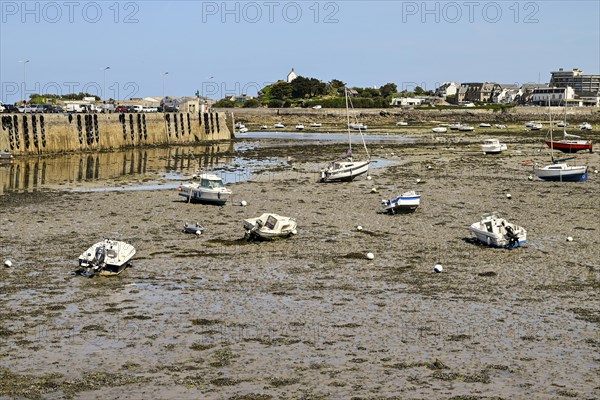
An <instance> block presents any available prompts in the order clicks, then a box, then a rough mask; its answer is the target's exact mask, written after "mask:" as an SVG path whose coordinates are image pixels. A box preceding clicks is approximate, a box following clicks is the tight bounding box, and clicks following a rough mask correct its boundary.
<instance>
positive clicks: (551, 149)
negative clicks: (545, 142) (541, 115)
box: [548, 99, 554, 164]
mask: <svg viewBox="0 0 600 400" xmlns="http://www.w3.org/2000/svg"><path fill="white" fill-rule="evenodd" d="M548 116H549V118H550V122H549V123H550V160H551V161H552V164H554V139H553V138H552V110H551V108H550V99H548Z"/></svg>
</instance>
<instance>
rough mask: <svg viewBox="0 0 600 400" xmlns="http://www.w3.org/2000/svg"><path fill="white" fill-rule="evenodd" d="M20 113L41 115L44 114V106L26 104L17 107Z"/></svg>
mask: <svg viewBox="0 0 600 400" xmlns="http://www.w3.org/2000/svg"><path fill="white" fill-rule="evenodd" d="M19 112H20V113H38V112H39V113H41V112H44V106H43V105H41V104H27V105H21V106H19Z"/></svg>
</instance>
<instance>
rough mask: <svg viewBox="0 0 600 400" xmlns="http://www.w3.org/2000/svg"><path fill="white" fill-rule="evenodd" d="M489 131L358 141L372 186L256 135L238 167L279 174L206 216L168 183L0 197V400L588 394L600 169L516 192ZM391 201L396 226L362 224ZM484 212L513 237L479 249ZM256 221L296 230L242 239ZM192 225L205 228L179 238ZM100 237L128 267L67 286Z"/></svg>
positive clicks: (526, 142)
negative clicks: (513, 230) (130, 248)
mask: <svg viewBox="0 0 600 400" xmlns="http://www.w3.org/2000/svg"><path fill="white" fill-rule="evenodd" d="M500 139H501V140H502V141H503V142H505V143H507V144H508V146H509V149H508V151H506V152H504V153H502V154H500V155H493V156H492V155H488V156H484V155H483V154H482V153H481V151H480V150H479V148H478V143H479V138H477V137H475V136H454V137H452V136H447V137H445V138H444V141H443V142H440V141H436V140H435V138H433V139H432V140H431V141H429V142H426V141H425V142H421V143H404V144H393V143H380V144H374V143H370V144H369V149H370V151H371V152H372V157H373V158H375V159H377V160H380V161H379V163H374V164H373V167H372V168H371V170H370V176H371V177H372V179H371V180H367V179H366V177H364V176H363V177H359V178H357V179H356V180H355V181H353V182H350V183H337V184H334V183H329V184H322V183H318V182H317V181H318V170H319V168H321V167H323V166H324V165H325V163H326V162H327V161H328V160H332V159H333V158H335V156H338V155H339V154H343V153H344V152H345V146H344V145H342V144H336V145H333V144H331V145H327V144H322V145H318V144H317V145H315V144H313V145H298V143H297V142H290V141H285V140H278V141H272V142H269V143H268V144H266V145H261V146H259V147H256V148H253V149H252V150H251V151H250V152H251V153H252V154H251V156H252V157H254V158H257V159H264V160H271V159H273V158H276V157H279V158H283V159H285V160H286V162H285V163H284V165H274V166H273V167H268V166H265V168H264V170H262V171H259V172H258V173H256V174H253V175H252V176H251V178H250V179H249V180H247V181H243V182H239V183H236V184H233V185H231V189H232V190H233V192H234V196H233V198H232V199H231V200H230V201H229V202H228V203H227V204H226V205H225V206H223V207H216V206H210V205H203V204H188V203H187V202H186V201H185V199H184V198H182V197H179V196H178V195H177V192H176V191H175V190H150V191H105V192H102V191H100V192H71V191H65V190H61V191H40V192H35V193H22V194H8V195H5V196H0V211H1V214H0V224H1V226H2V230H1V231H0V255H1V257H2V261H4V260H6V259H10V260H12V262H13V266H12V267H10V268H9V267H4V266H2V267H0V287H1V295H0V319H1V325H0V326H1V328H0V361H1V365H2V367H1V368H0V380H1V384H0V397H2V398H9V397H10V398H12V397H18V398H21V397H22V398H62V397H66V398H99V397H102V398H104V399H107V398H109V399H110V398H131V399H147V398H180V399H199V398H202V399H228V398H230V399H282V398H283V399H300V398H302V399H347V398H357V399H358V398H361V399H375V398H377V399H391V398H398V399H424V398H427V399H433V398H435V399H438V398H439V399H446V398H454V399H467V398H468V399H478V398H482V399H484V398H485V399H488V398H494V399H548V398H563V397H574V398H585V399H589V398H597V397H600V383H599V381H598V367H599V363H600V357H599V355H598V347H599V346H600V339H599V336H598V332H599V326H598V324H599V323H600V318H599V315H600V314H599V304H600V295H599V293H600V292H599V289H600V203H599V202H598V199H599V197H598V195H599V193H600V175H599V174H595V173H594V170H597V169H599V167H600V157H599V155H598V153H591V154H590V153H580V154H578V156H577V159H576V160H572V161H570V163H582V164H585V165H589V166H590V179H589V180H588V181H587V182H577V183H560V182H556V183H552V182H542V181H539V180H537V179H536V178H535V177H533V179H531V180H530V179H528V177H529V175H532V171H531V166H528V165H523V164H521V163H522V162H523V161H529V160H537V161H540V162H544V161H545V162H548V159H549V156H548V153H547V150H544V151H543V152H542V153H539V152H538V149H539V148H540V145H539V141H534V140H531V139H530V138H526V139H524V138H521V137H518V136H509V137H504V138H502V137H500ZM248 156H249V155H248ZM355 156H356V157H357V158H359V157H360V156H361V152H360V148H358V147H357V148H356V150H355ZM383 160H385V162H383ZM378 164H380V165H381V166H380V167H377V165H378ZM265 165H268V164H265ZM132 179H133V178H132ZM374 189H375V190H374ZM405 190H415V191H417V193H419V194H420V195H421V196H422V200H421V205H420V207H419V208H418V209H417V210H416V212H415V213H413V214H407V215H394V216H390V215H383V214H379V213H378V211H379V210H380V209H381V204H380V203H381V200H382V198H391V197H395V196H396V195H398V194H400V193H402V192H403V191H405ZM507 193H510V194H511V198H510V199H509V198H508V197H507V196H506V194H507ZM242 200H245V201H246V202H247V206H241V205H240V202H241V201H242ZM491 211H498V212H500V213H501V214H502V215H503V216H504V217H505V218H507V219H508V220H509V221H510V222H513V223H516V224H518V225H521V226H523V227H525V229H527V231H528V242H527V244H526V245H524V246H522V247H520V248H517V249H514V250H505V249H495V248H489V247H485V246H481V245H479V244H477V243H476V242H475V241H474V240H473V239H472V238H471V237H470V234H469V231H468V227H469V225H470V224H472V223H473V222H475V221H477V220H478V219H479V218H480V216H481V215H482V214H484V213H487V212H491ZM263 212H274V213H278V214H281V215H285V216H290V217H293V218H295V219H296V221H297V222H298V234H297V235H296V236H294V237H292V238H290V239H282V240H276V241H272V242H246V241H244V240H243V236H244V230H243V227H242V220H243V219H245V218H251V217H255V216H258V215H260V214H262V213H263ZM196 221H197V222H200V223H201V224H202V225H204V227H205V228H206V230H205V232H204V234H202V235H186V234H184V233H183V232H182V228H183V224H184V223H185V222H196ZM358 225H360V226H362V228H363V229H362V230H357V226H358ZM569 236H571V237H572V238H573V240H572V241H567V237H569ZM105 237H111V238H115V239H119V240H124V241H127V242H129V243H131V244H133V245H134V246H135V247H136V249H137V254H136V256H135V258H134V259H133V266H132V267H131V268H129V269H127V270H126V271H125V272H124V273H122V274H121V275H119V276H117V277H95V278H92V279H88V278H84V277H77V276H71V271H73V270H75V269H76V264H77V261H76V260H77V257H78V256H79V254H81V252H82V251H84V250H85V249H87V248H88V247H89V246H90V245H91V244H93V243H95V242H97V241H99V240H101V239H103V238H105ZM368 252H371V253H373V254H374V259H373V260H369V259H367V258H366V254H367V253H368ZM436 264H441V265H442V266H443V268H444V270H443V272H442V273H435V272H434V271H433V267H434V265H436Z"/></svg>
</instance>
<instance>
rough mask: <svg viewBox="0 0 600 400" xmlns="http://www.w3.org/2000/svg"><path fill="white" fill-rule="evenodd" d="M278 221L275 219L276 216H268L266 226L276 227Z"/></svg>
mask: <svg viewBox="0 0 600 400" xmlns="http://www.w3.org/2000/svg"><path fill="white" fill-rule="evenodd" d="M276 223H277V219H275V217H274V216H272V215H270V216H269V218H267V223H266V224H265V226H266V227H267V228H269V229H274V228H275V224H276Z"/></svg>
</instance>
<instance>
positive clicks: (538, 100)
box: [531, 86, 575, 106]
mask: <svg viewBox="0 0 600 400" xmlns="http://www.w3.org/2000/svg"><path fill="white" fill-rule="evenodd" d="M574 98H575V91H574V90H573V88H572V87H571V86H567V87H566V88H556V87H551V88H539V89H534V91H533V93H532V95H531V103H533V104H537V105H540V106H547V105H551V106H560V105H564V103H565V101H569V100H573V99H574Z"/></svg>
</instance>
